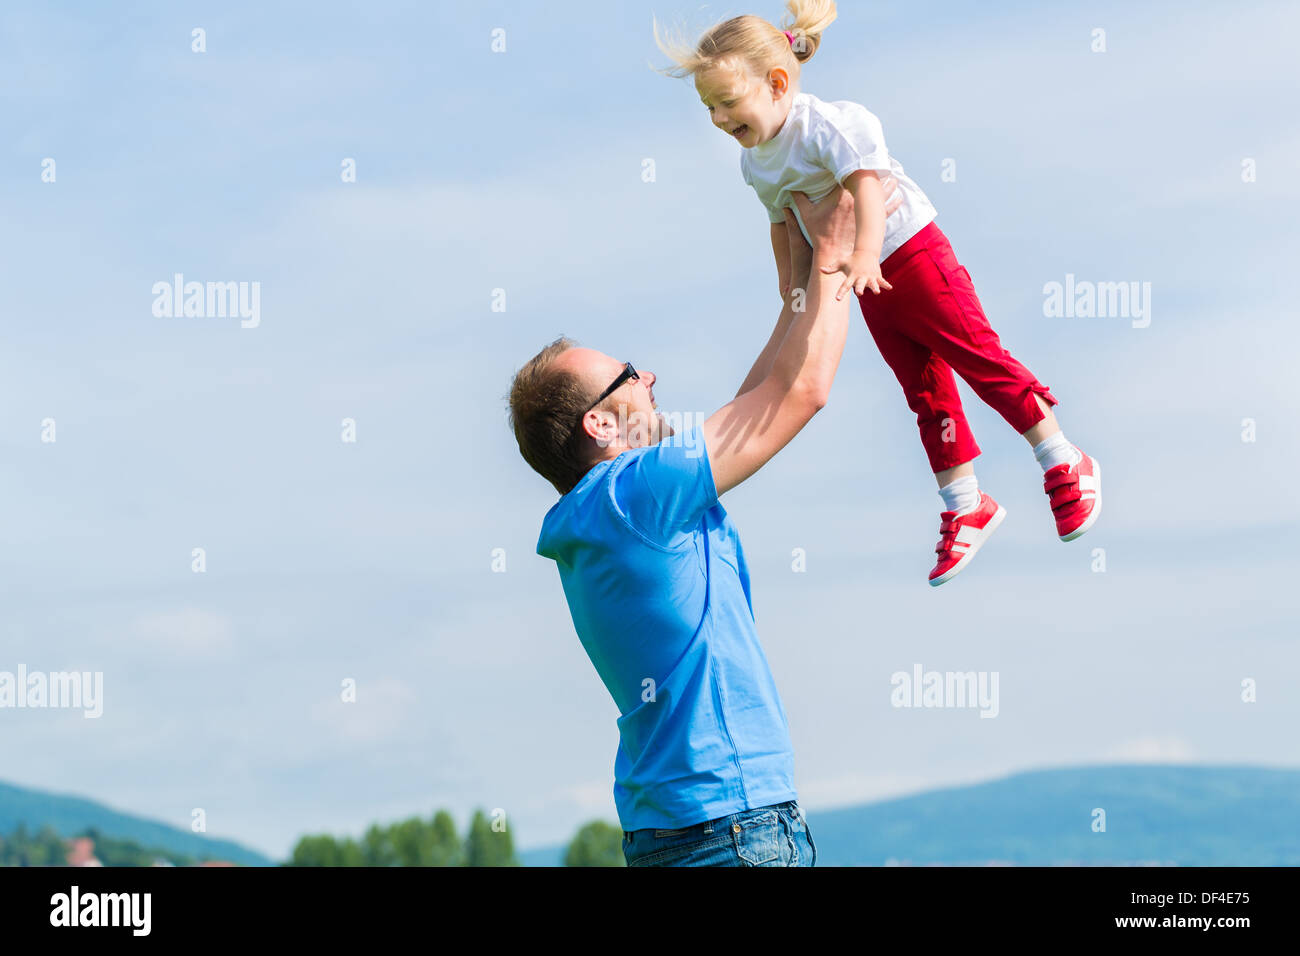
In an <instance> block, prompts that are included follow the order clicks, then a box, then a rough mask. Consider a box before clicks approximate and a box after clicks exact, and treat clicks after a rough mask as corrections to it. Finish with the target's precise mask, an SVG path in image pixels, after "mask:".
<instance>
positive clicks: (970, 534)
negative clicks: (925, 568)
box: [930, 491, 1007, 588]
mask: <svg viewBox="0 0 1300 956" xmlns="http://www.w3.org/2000/svg"><path fill="white" fill-rule="evenodd" d="M1006 516H1007V509H1006V508H1003V507H1002V506H1001V505H1000V504H998V503H997V502H996V501H994V500H993V499H992V498H991V497H989V496H988V495H986V494H985V493H984V492H982V491H981V492H980V503H979V505H977V506H976V508H975V510H974V511H968V512H966V514H964V515H959V514H957V512H955V511H945V512H943V513H942V514H940V515H939V517H940V518H941V519H942V521H943V523H942V524H941V525H939V533H940V534H941V535H942V537H941V538H940V539H939V543H938V545H936V546H935V549H934V550H935V552H936V553H937V554H938V555H939V563H938V564H936V565H935V566H934V570H933V571H931V572H930V586H931V587H936V588H937V587H938V586H939V585H940V584H943V582H945V581H948V580H951V579H952V578H955V577H956V576H957V575H958V574H960V573H961V570H962V568H964V567H966V565H968V564H970V559H971V558H973V557H975V552H976V551H978V550H979V549H980V545H982V544H983V543H984V542H985V541H987V540H988V538H989V535H991V534H993V532H994V531H996V530H997V528H998V525H1000V524H1001V523H1002V519H1003V518H1005V517H1006Z"/></svg>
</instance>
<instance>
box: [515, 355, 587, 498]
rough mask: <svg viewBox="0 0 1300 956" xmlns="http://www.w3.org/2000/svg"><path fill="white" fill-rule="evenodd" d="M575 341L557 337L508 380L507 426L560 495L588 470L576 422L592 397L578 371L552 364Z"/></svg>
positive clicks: (533, 465)
mask: <svg viewBox="0 0 1300 956" xmlns="http://www.w3.org/2000/svg"><path fill="white" fill-rule="evenodd" d="M577 344H578V343H577V342H574V341H572V340H571V339H566V338H565V337H564V336H561V337H560V338H558V339H556V340H555V341H554V342H552V343H551V344H550V345H548V346H546V348H544V349H542V350H541V351H540V352H538V353H537V354H536V355H534V356H533V357H532V358H531V359H529V360H528V361H527V362H526V363H524V367H523V368H521V369H520V370H519V371H518V372H516V373H515V377H514V381H512V382H511V383H510V428H511V430H513V431H514V433H515V440H516V441H517V442H519V453H520V454H521V455H523V456H524V461H526V462H528V464H529V465H530V466H532V469H533V471H535V472H537V473H538V474H539V475H541V476H542V477H543V478H545V479H546V480H547V481H549V482H550V483H551V484H553V485H554V486H555V488H556V490H557V491H559V492H560V494H562V495H564V494H568V493H569V492H570V491H571V490H572V489H573V486H574V485H576V484H577V483H578V482H579V481H581V480H582V476H583V475H585V474H586V473H587V472H588V471H589V470H590V469H591V462H590V461H587V460H586V454H585V452H584V449H583V443H582V440H581V436H582V434H583V431H582V429H581V427H579V423H580V422H581V420H582V416H583V413H584V412H585V411H586V410H587V406H588V405H590V404H591V401H592V398H593V397H594V396H593V395H592V394H591V393H590V391H589V390H588V388H587V387H586V386H585V385H584V384H583V382H582V381H581V379H579V377H578V376H577V375H575V374H574V373H573V372H571V371H568V370H567V369H563V368H557V367H556V363H555V360H556V359H557V358H559V357H560V355H561V354H563V353H564V352H567V351H568V350H569V349H571V348H575V347H576V346H577Z"/></svg>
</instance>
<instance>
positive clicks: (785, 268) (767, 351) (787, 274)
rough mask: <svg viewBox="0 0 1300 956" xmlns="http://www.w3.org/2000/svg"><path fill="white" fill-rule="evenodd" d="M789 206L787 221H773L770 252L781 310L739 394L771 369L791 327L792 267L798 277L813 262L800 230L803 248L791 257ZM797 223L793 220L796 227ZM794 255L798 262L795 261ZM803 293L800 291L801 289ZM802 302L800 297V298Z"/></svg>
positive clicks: (805, 274)
mask: <svg viewBox="0 0 1300 956" xmlns="http://www.w3.org/2000/svg"><path fill="white" fill-rule="evenodd" d="M791 218H792V217H791V214H790V212H789V210H787V211H786V220H787V221H786V222H774V223H772V255H774V256H775V257H776V278H777V282H778V284H779V285H780V287H781V314H780V316H778V317H777V320H776V327H775V328H774V329H772V334H771V336H770V337H769V338H768V340H767V345H765V346H763V351H762V352H760V353H758V358H757V359H755V360H754V366H753V368H751V369H750V370H749V374H748V375H746V376H745V381H743V382H742V383H741V385H740V391H738V392H736V396H737V397H739V396H741V395H744V394H745V393H746V392H748V391H749V390H750V389H751V388H753V387H754V386H755V385H757V384H758V383H759V382H761V381H763V379H765V378H767V374H768V372H770V371H771V370H772V359H773V357H774V356H775V355H776V353H777V352H779V351H780V349H781V343H782V342H783V341H785V334H786V332H787V331H789V329H790V323H791V322H792V321H793V320H794V301H795V296H794V290H792V289H791V288H790V285H791V282H790V278H791V275H793V274H795V270H796V269H797V268H799V267H802V268H801V270H800V271H798V275H799V276H800V278H801V279H802V278H806V276H807V274H808V267H809V264H810V263H811V262H812V250H811V249H810V248H808V243H807V242H805V241H804V238H803V234H802V233H799V236H798V238H799V245H800V246H801V247H803V248H801V249H795V250H794V254H793V258H792V251H791V248H792V243H791V239H790V226H789V220H790V219H791ZM798 228H799V227H798V225H797V224H796V225H795V229H796V230H797V229H798ZM793 259H797V260H798V262H794V261H793ZM801 296H802V293H801ZM800 301H801V302H802V298H801V299H800Z"/></svg>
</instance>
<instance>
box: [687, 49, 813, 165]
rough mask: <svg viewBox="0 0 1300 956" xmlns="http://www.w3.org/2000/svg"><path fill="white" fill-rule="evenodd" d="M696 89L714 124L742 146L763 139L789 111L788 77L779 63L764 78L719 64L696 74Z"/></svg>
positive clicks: (751, 144) (761, 141) (765, 140)
mask: <svg viewBox="0 0 1300 956" xmlns="http://www.w3.org/2000/svg"><path fill="white" fill-rule="evenodd" d="M695 89H696V90H697V91H698V92H699V94H700V100H701V101H702V102H703V103H704V105H705V106H706V107H707V108H708V110H709V118H710V119H711V120H712V121H713V125H714V126H716V127H717V128H718V129H720V130H722V131H723V132H724V133H726V134H727V135H728V136H730V137H731V138H732V139H734V140H736V142H738V143H740V145H741V146H744V147H745V148H749V147H751V146H757V145H758V144H759V143H766V142H767V141H768V140H769V139H771V138H772V137H773V136H775V135H776V134H777V133H778V132H780V130H781V126H782V124H783V123H785V118H786V116H788V115H789V113H790V99H791V98H790V77H789V74H788V73H786V71H785V70H783V69H781V67H779V66H778V67H775V68H773V69H772V70H771V72H770V73H768V75H767V78H766V79H764V78H763V77H760V76H756V75H755V74H754V73H752V72H749V71H747V70H743V71H742V70H737V69H735V68H734V67H732V66H729V65H728V64H725V63H724V64H719V65H718V66H713V67H710V68H708V69H706V70H701V71H700V72H699V73H697V74H696V75H695Z"/></svg>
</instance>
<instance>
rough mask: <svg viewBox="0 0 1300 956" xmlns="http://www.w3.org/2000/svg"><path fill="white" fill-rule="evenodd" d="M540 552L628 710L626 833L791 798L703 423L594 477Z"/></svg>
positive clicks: (790, 776) (566, 502) (775, 715)
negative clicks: (553, 566)
mask: <svg viewBox="0 0 1300 956" xmlns="http://www.w3.org/2000/svg"><path fill="white" fill-rule="evenodd" d="M537 553H538V554H540V555H542V556H543V557H547V558H552V559H554V560H555V562H556V565H557V566H558V568H559V571H560V581H561V582H562V583H563V585H564V595H565V597H566V598H567V599H568V602H569V612H570V613H571V614H572V615H573V626H574V628H575V629H576V630H577V632H578V639H579V640H580V641H582V646H583V647H584V648H585V649H586V651H587V656H588V657H590V658H591V662H592V663H593V664H594V665H595V667H596V672H597V673H598V674H599V675H600V679H601V680H602V681H604V683H605V687H606V688H607V689H608V690H609V693H610V695H611V696H613V698H614V702H615V704H616V705H617V706H618V710H619V713H620V714H621V716H620V717H619V719H618V732H619V747H618V754H617V756H616V758H615V760H614V802H615V804H616V805H617V807H618V816H619V820H620V822H621V823H622V827H623V829H624V830H640V829H644V828H647V827H654V828H656V829H679V828H682V827H687V826H691V825H693V824H696V823H701V822H703V821H705V820H712V819H715V818H717V817H721V816H726V815H727V814H729V813H736V812H739V811H741V810H749V809H754V808H756V807H764V806H768V805H770V804H774V803H784V802H786V801H789V800H794V799H796V795H795V789H794V751H793V748H792V747H791V744H790V731H789V727H788V725H787V723H786V715H785V710H784V708H783V707H782V706H781V698H780V697H779V696H778V694H777V692H776V684H775V683H774V681H773V680H772V672H771V669H770V668H769V667H768V664H767V658H766V657H765V656H764V654H763V649H762V647H760V646H759V643H758V633H757V631H756V630H755V628H754V611H753V606H752V604H751V603H750V597H749V571H748V569H747V568H746V566H745V555H744V552H743V551H742V550H741V547H740V538H739V536H738V535H737V534H736V529H735V526H734V525H732V523H731V519H730V518H728V517H727V512H726V510H725V509H724V508H723V507H722V505H721V504H720V503H719V502H718V493H717V490H716V489H715V487H714V484H713V471H712V469H711V467H710V465H709V459H708V453H707V450H706V449H705V447H704V437H703V434H702V430H701V429H699V428H696V429H694V430H693V431H692V432H688V433H686V434H685V435H681V436H673V437H671V438H667V439H665V440H664V441H663V442H660V443H659V444H657V445H650V446H647V447H644V448H636V449H632V450H629V451H626V452H624V453H623V454H621V455H619V456H618V457H617V458H615V459H613V460H612V461H605V462H601V463H600V464H598V465H596V466H595V467H593V468H592V469H591V470H590V471H589V472H587V474H586V475H585V476H584V477H583V478H582V480H581V481H579V482H578V484H577V485H576V486H575V487H574V488H573V489H572V490H571V491H570V492H569V493H568V494H566V495H564V497H562V498H561V499H560V500H559V501H558V502H557V503H556V504H555V506H554V507H553V508H551V510H550V511H549V512H548V513H547V515H546V519H545V520H544V521H543V522H542V533H541V536H540V538H539V539H538V542H537Z"/></svg>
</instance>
